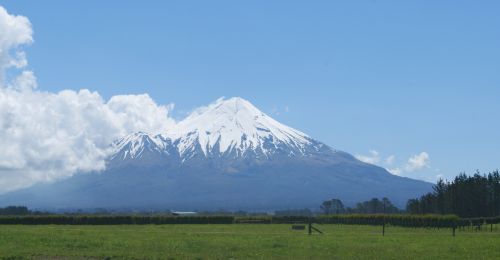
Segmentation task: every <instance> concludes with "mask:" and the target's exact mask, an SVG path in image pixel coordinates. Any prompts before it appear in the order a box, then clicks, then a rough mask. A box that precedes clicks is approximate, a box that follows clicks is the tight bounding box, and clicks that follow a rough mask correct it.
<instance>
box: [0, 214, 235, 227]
mask: <svg viewBox="0 0 500 260" xmlns="http://www.w3.org/2000/svg"><path fill="white" fill-rule="evenodd" d="M233 223H234V217H233V216H189V217H187V216H95V215H76V216H73V215H44V216H0V224H22V225H49V224H53V225H148V224H153V225H154V224H156V225H161V224H233Z"/></svg>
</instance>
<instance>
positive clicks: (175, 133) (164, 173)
mask: <svg viewBox="0 0 500 260" xmlns="http://www.w3.org/2000/svg"><path fill="white" fill-rule="evenodd" d="M112 150H113V153H112V155H111V156H110V157H109V159H108V162H107V170H106V171H105V172H102V173H95V174H79V175H76V176H74V177H71V178H69V179H67V180H63V181H61V182H58V183H53V184H40V185H36V186H34V187H32V188H28V189H25V190H21V191H16V192H13V193H10V194H6V195H4V196H1V197H0V206H1V205H7V204H18V203H21V204H23V205H28V206H32V207H41V208H87V209H88V208H129V209H131V208H132V209H137V208H143V209H144V208H148V209H151V208H155V209H177V210H197V209H198V210H200V209H204V210H210V209H228V210H239V209H242V210H273V209H287V208H288V209H290V208H317V207H318V206H319V205H320V204H321V202H322V201H324V200H326V199H331V198H340V199H342V200H343V201H344V202H345V203H346V204H348V205H352V204H354V203H355V202H359V201H361V200H368V199H371V198H373V197H388V198H390V199H391V200H393V201H394V202H395V203H396V204H397V205H399V206H404V204H405V203H406V201H407V200H408V199H409V198H414V197H418V196H419V195H421V194H423V193H426V192H428V191H430V190H431V184H430V183H426V182H422V181H417V180H412V179H408V178H402V177H399V176H395V175H392V174H390V173H389V172H387V171H386V170H385V169H383V168H380V167H377V166H374V165H370V164H366V163H363V162H361V161H359V160H357V159H356V158H355V157H353V156H352V155H350V154H348V153H345V152H342V151H339V150H336V149H334V148H331V147H329V146H327V145H325V144H323V143H321V142H319V141H316V140H314V139H313V138H311V137H309V136H308V135H306V134H304V133H303V132H301V131H298V130H295V129H293V128H291V127H288V126H286V125H283V124H281V123H279V122H277V121H276V120H274V119H273V118H271V117H270V116H268V115H266V114H265V113H263V112H261V111H260V110H259V109H257V108H256V107H255V106H253V105H252V104H251V103H250V102H248V101H247V100H244V99H242V98H230V99H219V100H217V101H216V102H214V103H212V104H211V105H209V106H206V107H203V108H200V109H198V110H196V111H194V112H193V113H192V114H191V115H189V116H188V117H187V118H186V119H184V120H182V121H180V122H179V123H177V124H176V125H175V126H174V127H173V128H171V129H169V130H168V131H166V132H165V133H161V134H157V135H151V134H148V133H142V132H139V133H133V134H130V135H128V136H125V137H123V138H121V139H119V140H117V141H116V142H114V143H113V144H112Z"/></svg>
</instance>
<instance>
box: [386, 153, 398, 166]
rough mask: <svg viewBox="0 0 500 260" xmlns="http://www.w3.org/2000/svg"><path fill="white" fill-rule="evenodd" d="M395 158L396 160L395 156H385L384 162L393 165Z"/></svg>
mask: <svg viewBox="0 0 500 260" xmlns="http://www.w3.org/2000/svg"><path fill="white" fill-rule="evenodd" d="M395 160H396V156H394V155H389V157H387V159H385V163H386V164H387V165H393V164H394V161H395Z"/></svg>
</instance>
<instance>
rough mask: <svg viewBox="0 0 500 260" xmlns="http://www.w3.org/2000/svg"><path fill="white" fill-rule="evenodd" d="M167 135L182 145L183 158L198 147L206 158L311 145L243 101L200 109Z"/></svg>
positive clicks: (222, 100)
mask: <svg viewBox="0 0 500 260" xmlns="http://www.w3.org/2000/svg"><path fill="white" fill-rule="evenodd" d="M167 135H168V136H169V137H171V138H172V139H173V140H178V141H179V151H180V153H181V154H183V153H185V152H186V151H191V150H194V149H196V147H198V146H199V147H200V148H201V150H202V151H203V153H204V154H205V155H207V154H209V153H214V152H217V153H226V152H230V151H236V152H237V153H238V154H242V153H245V152H246V151H248V150H253V151H256V150H257V151H258V152H259V153H263V154H268V153H269V152H270V150H272V149H273V147H274V148H276V147H277V146H279V145H289V146H293V148H294V149H299V150H300V149H301V148H303V147H304V146H305V145H307V144H309V143H310V138H309V137H308V136H307V135H306V134H304V133H302V132H300V131H298V130H295V129H293V128H291V127H288V126H286V125H283V124H281V123H279V122H278V121H276V120H274V119H272V118H271V117H269V116H268V115H266V114H265V113H263V112H262V111H260V110H259V109H258V108H256V107H255V106H254V105H253V104H252V103H250V102H249V101H247V100H245V99H243V98H240V97H234V98H229V99H225V98H220V99H218V100H217V101H215V102H214V103H212V104H210V105H208V106H206V107H202V108H199V109H197V110H196V111H194V112H193V113H192V114H191V115H189V116H188V117H187V118H186V119H184V120H183V121H181V122H179V123H178V124H177V125H176V126H175V127H174V128H173V129H172V130H171V131H169V132H168V133H167ZM217 148H218V151H217Z"/></svg>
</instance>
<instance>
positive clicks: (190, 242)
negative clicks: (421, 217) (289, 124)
mask: <svg viewBox="0 0 500 260" xmlns="http://www.w3.org/2000/svg"><path fill="white" fill-rule="evenodd" d="M316 227H318V228H320V229H321V230H322V231H324V232H325V234H324V235H316V234H315V235H312V236H308V235H307V234H306V231H292V230H291V226H290V225H285V224H283V225H255V224H254V225H252V224H250V225H243V224H241V225H158V226H155V225H146V226H138V225H123V226H55V225H46V226H22V225H0V258H35V259H36V258H41V259H47V258H58V259H61V258H62V259H65V258H97V259H103V258H107V257H111V258H132V259H137V258H139V259H145V258H146V259H150V258H156V259H270V258H271V259H366V258H368V259H416V258H423V259H429V258H432V259H500V230H499V227H496V230H494V232H493V233H490V232H489V227H488V229H487V230H486V229H483V231H473V230H470V231H467V230H466V231H457V235H456V237H452V235H451V234H452V233H451V230H449V229H441V230H434V229H412V228H399V227H387V228H386V236H385V237H383V236H382V234H381V227H374V226H348V225H342V226H339V225H316Z"/></svg>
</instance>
